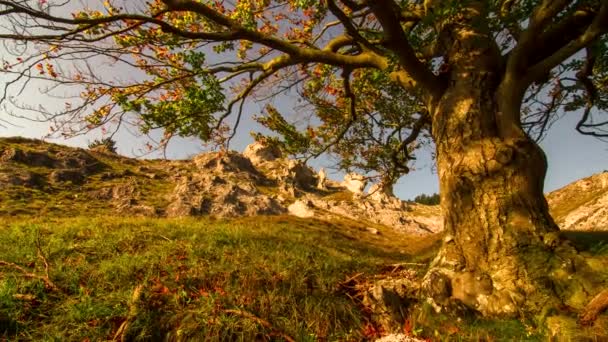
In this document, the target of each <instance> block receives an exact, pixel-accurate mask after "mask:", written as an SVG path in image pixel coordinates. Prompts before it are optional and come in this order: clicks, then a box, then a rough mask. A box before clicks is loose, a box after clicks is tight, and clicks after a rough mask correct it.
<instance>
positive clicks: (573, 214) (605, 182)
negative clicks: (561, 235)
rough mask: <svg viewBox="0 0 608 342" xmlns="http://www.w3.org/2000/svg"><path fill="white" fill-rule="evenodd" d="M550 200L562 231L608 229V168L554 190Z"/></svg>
mask: <svg viewBox="0 0 608 342" xmlns="http://www.w3.org/2000/svg"><path fill="white" fill-rule="evenodd" d="M547 201H548V202H549V207H550V208H551V214H552V215H553V218H554V219H555V221H556V222H557V224H558V225H559V226H560V228H561V229H563V230H577V231H608V171H604V172H602V173H598V174H595V175H593V176H590V177H587V178H583V179H580V180H578V181H575V182H573V183H571V184H568V185H566V186H565V187H563V188H561V189H558V190H555V191H553V192H551V193H550V194H548V195H547Z"/></svg>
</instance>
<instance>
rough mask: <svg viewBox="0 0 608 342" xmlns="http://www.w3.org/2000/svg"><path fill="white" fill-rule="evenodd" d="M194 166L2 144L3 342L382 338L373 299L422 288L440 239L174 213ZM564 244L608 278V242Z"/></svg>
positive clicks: (423, 330)
mask: <svg viewBox="0 0 608 342" xmlns="http://www.w3.org/2000/svg"><path fill="white" fill-rule="evenodd" d="M195 171H196V167H195V165H194V164H193V163H192V162H188V161H161V160H156V161H154V160H150V161H148V160H141V161H140V160H134V159H129V158H123V157H120V156H116V155H111V154H107V153H100V152H94V151H85V150H81V149H72V148H68V147H65V146H60V145H54V144H46V143H41V142H39V141H33V140H27V139H21V138H10V139H0V246H2V248H0V342H4V341H14V340H17V341H108V340H120V341H158V340H168V341H184V340H193V341H292V340H293V341H367V340H373V339H374V338H376V337H379V336H382V335H383V334H384V332H383V331H381V330H379V329H378V327H379V326H378V325H376V324H375V323H372V322H371V321H370V317H372V313H371V312H370V307H366V306H365V305H364V304H363V302H362V300H361V299H362V295H363V294H364V293H365V291H367V290H368V289H369V288H370V285H371V284H372V283H374V282H377V281H379V280H382V279H387V278H390V277H395V278H399V277H404V275H405V274H407V275H408V276H409V275H412V274H413V276H412V277H414V278H415V279H414V280H416V281H418V280H420V277H421V276H422V275H424V273H425V270H426V268H427V267H428V263H429V261H430V260H431V259H432V257H433V256H434V253H435V251H436V249H437V246H438V244H439V240H440V238H441V237H440V236H439V235H431V234H428V235H408V234H407V233H404V232H403V231H398V230H397V229H392V228H390V227H387V226H383V225H370V223H369V222H367V221H365V220H351V219H347V218H344V217H342V218H339V216H335V217H333V218H331V219H328V218H326V219H325V221H320V220H314V219H306V220H305V219H298V218H295V217H292V216H256V217H245V218H236V219H213V218H209V217H208V216H204V217H189V218H182V219H168V218H163V217H162V216H163V215H164V212H163V211H164V210H165V208H166V207H167V204H168V201H169V200H170V199H169V195H170V194H171V192H172V191H173V189H174V188H175V182H176V180H175V179H176V177H188V175H190V174H192V173H193V172H195ZM199 171H200V170H199ZM199 171H197V172H199ZM202 172H207V171H206V170H203V171H202ZM228 177H234V175H228ZM592 185H593V184H592ZM258 188H259V189H258V190H259V191H260V192H262V193H264V192H270V193H272V194H273V195H276V194H275V192H276V191H277V189H278V187H277V186H276V184H275V185H273V186H266V185H264V184H262V185H260V186H259V187H258ZM321 195H323V194H321ZM325 197H327V199H334V200H344V201H353V197H352V194H350V193H347V192H344V191H336V192H334V193H329V194H325ZM125 208H127V209H125ZM137 210H140V211H141V210H145V212H140V211H137ZM415 210H416V213H417V215H418V218H419V219H420V218H426V217H428V218H429V220H430V219H434V218H436V217H438V215H439V213H438V211H439V209H438V208H437V207H427V206H418V207H416V208H415ZM569 210H570V209H569ZM408 213H410V212H409V211H408ZM138 215H144V216H151V217H139V216H138ZM370 228H377V230H378V231H377V232H376V231H375V229H370ZM564 234H566V235H567V236H568V237H569V238H570V239H571V240H572V241H573V243H574V244H575V245H576V246H577V248H578V249H579V250H581V251H582V252H583V253H584V255H585V256H586V257H587V259H588V262H589V267H590V269H591V270H592V271H593V272H597V273H600V275H601V276H603V277H604V278H606V279H607V280H608V272H607V271H606V270H608V267H606V265H608V247H607V246H608V233H605V232H564ZM410 308H413V309H411V311H408V314H407V317H408V318H407V320H406V321H405V322H403V324H404V326H403V329H402V330H404V331H405V332H406V333H407V334H408V335H410V336H417V337H423V338H429V339H431V340H433V341H468V340H484V341H513V340H515V341H520V340H525V341H535V340H545V339H544V337H543V336H544V335H546V334H547V330H546V329H545V328H546V327H547V326H550V327H551V328H550V329H551V330H552V331H554V332H555V331H558V332H564V333H565V332H568V333H569V334H570V336H575V337H577V338H578V337H581V338H582V339H584V338H591V339H595V340H602V339H604V338H605V339H606V340H608V314H604V315H602V316H601V317H600V318H598V320H597V322H596V324H595V325H594V326H593V327H591V328H587V330H584V331H583V330H581V328H580V327H579V326H578V325H577V322H576V320H577V313H576V312H567V311H566V312H565V313H559V314H558V316H559V320H553V321H551V322H520V321H518V320H508V321H496V320H494V321H486V320H483V319H480V318H479V317H478V316H476V315H470V314H463V315H461V316H459V317H458V318H455V317H453V316H448V315H445V314H443V313H442V314H437V313H436V312H435V311H434V310H433V309H432V308H431V307H430V306H429V305H427V304H425V303H418V302H416V303H414V304H413V305H411V307H410ZM566 309H567V308H566ZM374 314H377V313H374Z"/></svg>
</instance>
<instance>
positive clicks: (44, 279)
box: [0, 231, 61, 292]
mask: <svg viewBox="0 0 608 342" xmlns="http://www.w3.org/2000/svg"><path fill="white" fill-rule="evenodd" d="M36 253H37V256H38V259H40V260H42V263H43V264H44V275H38V274H36V273H33V272H30V271H28V270H26V269H25V268H23V267H21V266H19V265H17V264H15V263H13V262H8V261H4V260H0V266H5V267H10V268H12V269H15V270H17V271H19V272H21V274H22V275H23V276H24V277H26V278H30V279H38V280H41V281H42V282H44V285H45V287H46V288H47V289H49V290H51V291H55V292H61V289H60V288H59V287H58V286H57V285H55V283H54V282H53V281H52V280H51V277H50V266H49V262H48V259H47V258H46V256H45V255H44V252H43V251H42V243H41V242H40V231H38V232H37V233H36Z"/></svg>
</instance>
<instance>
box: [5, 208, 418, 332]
mask: <svg viewBox="0 0 608 342" xmlns="http://www.w3.org/2000/svg"><path fill="white" fill-rule="evenodd" d="M360 234H361V232H360V231H359V230H358V229H353V228H349V227H345V226H342V225H340V224H336V225H335V226H331V225H330V226H322V224H321V223H320V222H318V221H304V220H297V219H293V218H285V217H261V218H250V219H240V220H231V221H215V220H210V219H202V220H201V219H179V220H177V219H176V220H169V219H136V218H131V219H129V218H123V219H113V218H107V217H105V218H96V219H90V218H73V219H26V220H17V219H14V220H12V222H8V223H5V224H3V225H2V227H1V228H0V244H2V246H6V248H3V249H2V250H0V260H4V261H7V262H12V263H15V264H17V265H20V266H22V267H23V268H25V269H27V270H28V271H31V272H35V273H36V274H40V275H44V266H43V262H42V261H41V260H42V259H41V258H39V257H38V256H37V253H38V251H37V250H38V246H39V247H40V250H41V251H42V252H43V255H45V256H46V259H47V260H48V263H49V266H50V268H49V277H50V279H52V281H53V282H54V283H55V284H56V285H57V286H58V287H59V288H61V291H59V292H52V291H49V290H48V289H46V288H45V286H44V282H42V281H40V280H38V279H28V278H26V277H24V276H23V274H22V273H21V272H19V271H17V270H15V269H13V268H10V267H9V268H7V267H4V268H2V269H0V340H2V336H4V338H5V339H10V340H13V339H15V340H40V341H54V340H56V341H59V340H62V341H66V340H79V341H82V340H87V339H88V340H91V341H93V340H108V339H112V338H113V337H114V335H115V334H117V332H119V330H120V329H121V326H123V330H124V331H123V333H122V334H123V335H124V336H126V337H127V338H128V339H131V340H158V339H161V338H169V339H170V340H175V339H189V340H190V339H191V340H242V341H254V340H260V339H261V340H265V338H269V337H271V336H275V337H276V336H278V335H277V334H278V333H279V332H280V333H282V334H285V335H288V336H291V337H293V338H294V339H295V340H297V341H317V340H331V341H335V340H352V341H358V340H362V339H363V335H362V332H363V328H364V326H365V315H364V314H363V313H362V312H361V311H360V310H359V307H358V306H357V304H356V303H354V302H353V301H351V300H350V299H349V298H348V297H347V296H345V295H343V294H340V293H339V292H338V291H337V285H338V283H339V282H340V281H342V280H344V279H345V278H346V277H347V276H349V275H352V274H353V273H355V272H364V273H366V274H370V275H371V274H374V273H375V272H377V271H378V269H380V268H381V267H382V266H383V265H386V264H391V263H396V262H399V261H402V260H404V259H407V258H410V257H411V255H408V254H407V253H404V252H403V251H401V250H399V245H398V244H397V245H395V244H391V245H390V246H389V245H388V243H387V241H382V240H378V241H365V238H356V236H357V235H360ZM404 248H405V246H404ZM136 289H138V290H137V291H136ZM134 292H135V297H136V298H134ZM138 292H139V294H137V293H138ZM125 322H126V323H125ZM266 323H268V324H269V325H267V324H266ZM264 325H267V326H266V327H265V326H264ZM124 327H126V328H124Z"/></svg>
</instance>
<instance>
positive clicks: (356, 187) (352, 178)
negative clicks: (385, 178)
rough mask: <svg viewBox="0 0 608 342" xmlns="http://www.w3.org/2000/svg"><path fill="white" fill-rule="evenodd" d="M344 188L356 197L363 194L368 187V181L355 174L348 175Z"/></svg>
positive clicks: (345, 178) (345, 177) (343, 183)
mask: <svg viewBox="0 0 608 342" xmlns="http://www.w3.org/2000/svg"><path fill="white" fill-rule="evenodd" d="M342 186H344V187H345V188H346V189H347V190H348V191H350V192H352V193H353V194H355V195H361V194H363V190H364V189H365V186H367V179H365V177H364V176H362V175H360V174H357V173H354V172H351V173H347V174H346V176H344V181H343V182H342Z"/></svg>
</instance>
